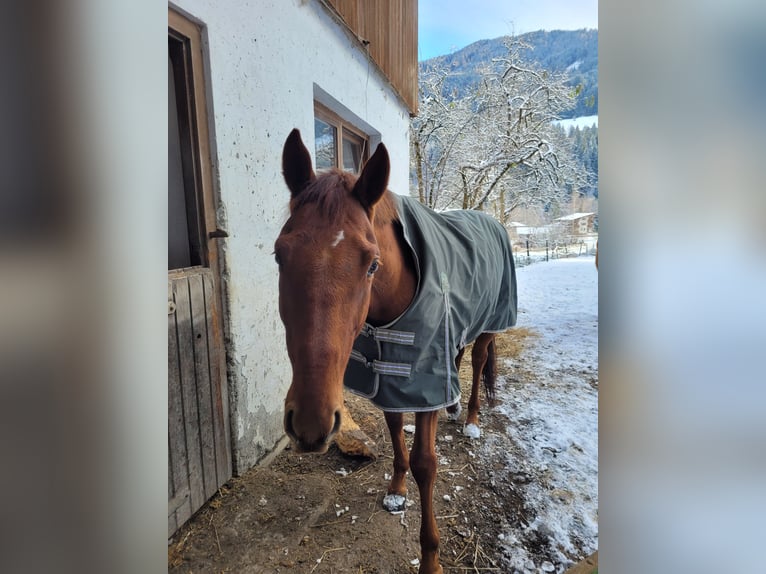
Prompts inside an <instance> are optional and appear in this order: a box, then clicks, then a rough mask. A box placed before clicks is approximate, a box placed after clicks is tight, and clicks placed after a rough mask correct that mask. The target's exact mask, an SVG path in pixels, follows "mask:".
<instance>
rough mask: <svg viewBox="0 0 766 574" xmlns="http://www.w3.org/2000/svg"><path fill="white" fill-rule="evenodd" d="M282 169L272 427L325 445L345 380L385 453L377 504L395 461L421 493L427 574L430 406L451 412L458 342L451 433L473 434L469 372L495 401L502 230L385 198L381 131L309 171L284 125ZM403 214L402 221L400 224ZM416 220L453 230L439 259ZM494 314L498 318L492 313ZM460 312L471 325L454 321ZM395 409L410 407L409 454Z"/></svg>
mask: <svg viewBox="0 0 766 574" xmlns="http://www.w3.org/2000/svg"><path fill="white" fill-rule="evenodd" d="M282 170H283V176H284V180H285V183H286V185H287V188H288V189H289V191H290V203H289V217H288V220H287V222H286V223H285V224H284V226H283V227H282V229H281V231H280V234H279V236H278V238H277V240H276V242H275V245H274V257H275V260H276V263H277V265H278V267H279V314H280V317H281V319H282V322H283V324H284V328H285V342H286V347H287V354H288V357H289V360H290V363H291V366H292V381H291V384H290V387H289V389H288V391H287V395H286V398H285V413H284V430H285V432H286V434H287V435H288V436H289V437H290V439H291V441H292V444H293V448H294V450H295V451H296V452H301V453H303V452H306V453H309V452H314V453H323V452H326V451H327V448H328V446H329V444H330V443H331V441H332V440H333V437H334V436H335V435H336V434H337V433H338V432H339V431H340V430H341V429H342V427H343V424H344V420H343V419H344V417H343V416H342V413H343V387H344V384H345V386H346V387H350V388H351V390H352V391H353V392H356V393H357V394H361V395H363V396H366V397H368V398H370V399H371V400H372V401H373V402H374V403H375V404H376V406H378V407H379V408H381V409H382V410H383V411H384V416H385V420H386V424H387V426H388V430H389V432H390V435H391V442H392V445H393V451H394V462H393V470H394V472H393V475H392V478H391V480H390V482H389V484H388V489H387V495H386V496H385V497H384V500H383V504H384V506H385V507H386V509H388V510H389V511H392V512H393V511H397V510H402V509H403V508H404V506H405V499H406V493H407V486H406V473H407V471H408V470H411V471H412V475H413V477H414V478H415V481H416V483H417V486H418V489H419V493H420V500H421V514H422V515H421V527H420V546H421V561H420V567H419V574H439V573H441V572H443V569H442V566H441V565H440V562H439V531H438V528H437V525H436V519H435V516H434V511H433V501H432V498H433V491H434V482H435V478H436V467H437V458H436V452H435V441H436V431H437V422H438V413H439V410H440V409H441V408H447V411H448V413H449V416H450V418H452V419H456V418H457V417H458V416H459V414H460V412H459V407H460V390H459V389H460V387H459V382H458V380H457V370H458V369H459V366H460V361H461V360H462V356H463V352H464V350H465V345H466V344H467V343H470V342H471V341H474V346H473V350H472V355H471V357H472V367H473V385H472V390H471V397H470V400H469V402H468V413H467V416H466V424H465V427H464V432H466V433H467V434H469V435H473V436H476V434H477V432H476V431H477V430H478V428H479V407H480V400H479V388H480V380H483V381H484V385H485V389H486V391H487V396H488V399H489V400H493V399H494V381H495V362H496V352H495V343H494V339H495V334H496V333H497V332H501V331H504V330H506V329H507V328H509V327H510V326H512V325H513V324H514V323H515V320H516V293H515V290H516V283H515V271H514V268H513V256H512V253H511V248H510V244H509V241H508V235H507V232H506V231H505V229H504V228H503V227H502V226H501V225H500V224H499V223H497V222H496V221H495V220H494V219H493V218H491V217H489V216H487V215H485V214H480V213H478V212H470V213H471V214H472V215H471V217H470V218H469V219H470V221H469V222H468V227H469V228H472V229H473V228H476V229H485V228H486V229H488V230H489V236H488V238H486V239H483V240H482V241H479V242H478V243H479V245H474V243H476V240H475V239H473V238H470V237H469V236H468V234H467V232H466V231H465V229H463V228H461V224H459V222H458V221H457V219H455V216H452V217H442V216H439V215H438V214H436V213H435V212H433V211H431V210H428V209H427V208H425V207H415V206H413V205H411V202H413V201H414V200H409V198H402V197H400V196H395V195H394V194H393V193H392V192H390V191H388V189H387V186H388V178H389V173H390V160H389V156H388V151H387V150H386V147H385V146H384V145H383V144H382V143H381V144H379V145H378V146H377V148H376V150H375V153H374V154H373V155H372V156H371V157H370V158H369V160H368V161H367V162H366V163H365V165H364V167H363V168H362V170H361V173H360V174H359V176H358V177H356V176H355V175H353V174H350V173H347V172H344V171H341V170H338V169H332V170H329V171H323V172H321V173H319V174H316V173H315V172H314V170H313V168H312V162H311V157H310V154H309V152H308V150H307V149H306V147H305V145H304V144H303V142H302V140H301V136H300V132H299V131H298V130H297V129H294V130H293V131H292V132H291V133H290V135H289V136H288V137H287V139H286V141H285V144H284V148H283V152H282ZM408 200H409V201H408ZM417 205H418V206H420V204H419V203H418V204H417ZM413 212H414V213H415V215H414V216H413V215H412V213H413ZM426 212H430V214H429V213H426ZM446 215H449V213H447V214H445V216H446ZM405 216H406V217H407V218H411V217H415V219H414V220H412V219H408V220H407V222H406V223H405ZM432 217H436V218H437V219H434V220H432V219H430V218H432ZM440 217H441V218H440ZM418 218H421V219H422V221H420V220H419V219H418ZM429 225H430V226H434V227H440V226H441V227H444V228H448V229H450V230H451V231H452V232H457V233H458V235H454V236H452V237H453V238H452V239H451V241H450V245H442V246H441V247H439V248H438V250H441V251H442V252H443V253H442V254H443V255H444V256H445V257H446V259H447V262H446V263H437V262H436V257H434V256H433V254H432V253H431V251H432V249H433V247H434V246H433V245H430V244H429V239H428V237H427V236H426V234H425V232H424V231H423V228H425V227H428V226H429ZM436 232H437V233H439V232H440V230H439V229H436ZM457 243H464V244H465V245H471V246H472V248H473V247H479V248H478V249H476V254H474V255H472V256H471V257H470V259H471V262H470V263H474V262H476V261H479V262H483V266H484V267H485V268H486V269H484V270H483V271H482V272H481V273H476V274H475V276H473V275H472V274H471V273H463V272H461V271H460V270H459V266H460V265H462V264H463V263H464V262H462V261H461V260H460V259H461V257H462V258H468V256H467V255H466V254H465V253H462V252H461V251H460V250H459V246H458V245H457ZM485 243H486V244H494V243H496V244H498V246H499V247H498V249H499V252H500V253H501V256H500V257H501V258H503V259H505V260H504V261H498V260H497V256H496V255H486V254H485V251H486V250H485V249H483V248H481V247H482V245H483V244H485ZM414 245H417V246H419V247H420V248H422V249H420V250H416V249H414V248H413V246H414ZM461 253H462V254H461ZM435 271H436V272H437V273H436V274H435V276H434V272H435ZM456 275H461V276H463V277H462V282H463V283H465V284H466V285H467V287H466V289H467V290H468V292H469V295H470V296H469V297H468V299H467V300H465V301H463V300H460V299H458V298H457V297H456V296H454V293H455V292H456V290H457V284H459V283H461V277H457V276H456ZM464 275H471V276H469V277H464ZM498 291H500V292H502V294H501V296H498ZM500 300H502V301H501V302H498V301H500ZM415 308H417V309H420V310H424V311H425V315H426V316H425V318H424V319H423V318H421V319H420V321H421V323H419V324H417V325H416V326H414V327H413V323H412V322H411V321H409V316H410V315H411V311H413V310H414V309H415ZM498 310H499V313H496V312H497V311H498ZM493 312H495V314H496V315H500V318H496V319H493V318H492V317H491V316H492V314H493ZM466 318H467V319H466ZM460 319H466V321H468V322H471V323H474V324H471V325H467V326H462V324H461V321H460ZM408 321H409V322H408ZM450 329H451V330H452V331H453V332H452V333H450ZM454 331H458V332H457V333H455V332H454ZM424 365H430V366H424ZM434 365H435V366H434ZM429 369H430V371H429ZM415 379H418V380H420V379H422V380H423V381H425V384H424V385H422V387H423V388H421V389H418V388H416V387H417V385H415V383H414V380H415ZM397 401H400V402H397ZM404 412H414V413H415V429H416V430H415V434H414V438H413V444H412V448H411V450H410V452H407V448H406V444H405V440H404V432H403V413H404Z"/></svg>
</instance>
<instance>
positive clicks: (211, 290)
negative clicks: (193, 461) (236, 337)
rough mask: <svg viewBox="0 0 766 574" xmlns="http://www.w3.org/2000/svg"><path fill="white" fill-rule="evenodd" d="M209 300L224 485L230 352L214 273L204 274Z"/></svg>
mask: <svg viewBox="0 0 766 574" xmlns="http://www.w3.org/2000/svg"><path fill="white" fill-rule="evenodd" d="M202 278H203V282H204V287H205V300H206V301H207V305H208V307H209V309H210V315H208V334H209V339H210V340H209V351H208V353H209V357H210V374H211V382H212V389H211V390H212V403H213V404H212V407H213V433H214V444H215V461H216V485H217V487H220V486H221V485H222V484H223V483H225V482H226V481H227V480H229V479H230V478H231V475H232V465H231V440H230V434H229V396H228V386H227V384H226V353H225V351H224V347H223V332H222V330H221V328H220V321H219V320H218V316H217V307H216V305H215V302H216V300H215V297H216V290H215V281H214V278H213V273H207V274H205V275H203V276H202Z"/></svg>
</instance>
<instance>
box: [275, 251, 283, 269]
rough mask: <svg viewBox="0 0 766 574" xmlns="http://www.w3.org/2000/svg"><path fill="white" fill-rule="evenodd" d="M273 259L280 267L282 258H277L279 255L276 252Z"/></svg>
mask: <svg viewBox="0 0 766 574" xmlns="http://www.w3.org/2000/svg"><path fill="white" fill-rule="evenodd" d="M274 261H276V262H277V265H279V266H280V267H282V260H281V259H280V258H279V255H278V254H276V253H275V254H274Z"/></svg>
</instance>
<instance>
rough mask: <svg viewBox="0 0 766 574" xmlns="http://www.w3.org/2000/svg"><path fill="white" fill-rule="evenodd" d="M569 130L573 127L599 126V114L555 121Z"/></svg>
mask: <svg viewBox="0 0 766 574" xmlns="http://www.w3.org/2000/svg"><path fill="white" fill-rule="evenodd" d="M553 123H554V124H558V125H560V126H561V127H563V128H564V129H565V130H567V131H569V130H571V129H572V128H580V129H582V128H589V127H592V126H596V127H598V116H597V115H595V116H578V117H576V118H569V119H566V120H556V121H555V122H553Z"/></svg>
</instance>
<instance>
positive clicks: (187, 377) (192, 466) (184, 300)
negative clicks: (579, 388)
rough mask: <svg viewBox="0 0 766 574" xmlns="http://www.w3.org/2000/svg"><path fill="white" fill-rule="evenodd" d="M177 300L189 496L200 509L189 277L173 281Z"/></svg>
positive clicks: (201, 491) (202, 494)
mask: <svg viewBox="0 0 766 574" xmlns="http://www.w3.org/2000/svg"><path fill="white" fill-rule="evenodd" d="M173 295H174V296H175V302H176V329H177V332H178V356H179V365H180V369H179V370H180V373H181V397H182V400H183V414H184V432H183V434H184V437H185V439H186V452H187V466H188V476H189V499H190V501H191V506H192V508H193V509H194V510H195V511H196V510H197V509H198V508H199V507H201V506H202V505H203V504H204V503H205V500H206V498H205V489H204V485H203V470H202V453H201V448H200V427H199V419H198V413H197V410H198V404H197V385H196V381H195V370H194V334H193V333H192V324H191V316H192V310H191V301H190V298H189V281H188V280H187V279H186V278H182V279H179V280H178V281H173Z"/></svg>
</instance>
